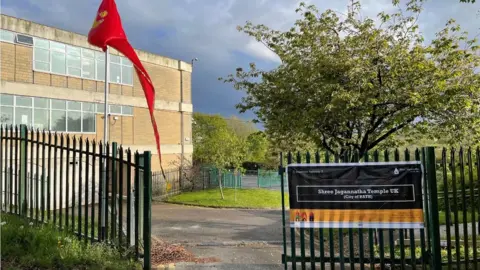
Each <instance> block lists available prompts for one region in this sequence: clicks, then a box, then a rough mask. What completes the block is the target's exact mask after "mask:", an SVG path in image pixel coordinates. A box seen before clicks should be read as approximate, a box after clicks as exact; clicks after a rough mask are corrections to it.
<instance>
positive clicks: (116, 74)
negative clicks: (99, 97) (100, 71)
mask: <svg viewBox="0 0 480 270" xmlns="http://www.w3.org/2000/svg"><path fill="white" fill-rule="evenodd" d="M120 76H121V66H120V65H117V64H110V82H112V83H120V82H121V79H120Z"/></svg>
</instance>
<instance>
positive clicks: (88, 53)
mask: <svg viewBox="0 0 480 270" xmlns="http://www.w3.org/2000/svg"><path fill="white" fill-rule="evenodd" d="M82 57H87V58H94V57H95V51H92V50H89V49H82Z"/></svg>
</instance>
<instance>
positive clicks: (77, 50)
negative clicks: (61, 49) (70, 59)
mask: <svg viewBox="0 0 480 270" xmlns="http://www.w3.org/2000/svg"><path fill="white" fill-rule="evenodd" d="M67 53H68V54H69V55H72V56H78V57H80V55H81V49H80V48H79V47H73V46H67Z"/></svg>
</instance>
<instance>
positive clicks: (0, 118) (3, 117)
mask: <svg viewBox="0 0 480 270" xmlns="http://www.w3.org/2000/svg"><path fill="white" fill-rule="evenodd" d="M0 124H2V125H13V107H5V106H0Z"/></svg>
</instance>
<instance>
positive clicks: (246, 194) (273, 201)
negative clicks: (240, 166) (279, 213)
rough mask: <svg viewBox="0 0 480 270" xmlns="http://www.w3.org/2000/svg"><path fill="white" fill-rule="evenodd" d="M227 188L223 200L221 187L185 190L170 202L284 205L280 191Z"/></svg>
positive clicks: (248, 206)
mask: <svg viewBox="0 0 480 270" xmlns="http://www.w3.org/2000/svg"><path fill="white" fill-rule="evenodd" d="M236 193H237V196H236V197H237V199H236V200H235V190H234V189H231V188H225V189H224V190H223V194H224V196H225V199H224V200H222V198H221V196H220V190H219V189H209V190H202V191H193V192H185V193H182V194H179V195H176V196H173V197H171V198H169V199H168V200H167V201H168V202H170V203H178V204H186V205H195V206H204V207H218V208H246V209H278V208H281V207H282V200H281V198H282V196H281V193H280V191H274V190H266V189H237V190H236ZM285 204H287V205H288V195H287V194H285Z"/></svg>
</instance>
